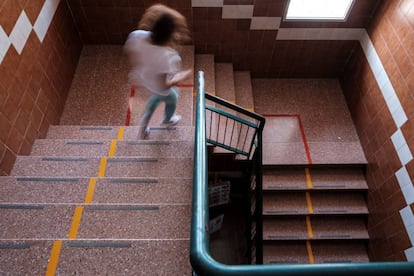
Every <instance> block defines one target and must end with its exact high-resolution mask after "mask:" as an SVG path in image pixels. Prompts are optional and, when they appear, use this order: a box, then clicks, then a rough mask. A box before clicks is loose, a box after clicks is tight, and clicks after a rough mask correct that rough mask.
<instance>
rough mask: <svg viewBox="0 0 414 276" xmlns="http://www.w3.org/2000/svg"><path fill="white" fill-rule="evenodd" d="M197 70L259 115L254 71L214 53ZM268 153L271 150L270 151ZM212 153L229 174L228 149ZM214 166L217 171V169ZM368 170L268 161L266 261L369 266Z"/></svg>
mask: <svg viewBox="0 0 414 276" xmlns="http://www.w3.org/2000/svg"><path fill="white" fill-rule="evenodd" d="M195 67H196V71H197V70H203V71H204V72H205V79H206V80H212V79H213V80H214V85H211V84H209V83H208V82H206V91H207V92H210V93H213V94H215V95H216V96H219V97H222V98H224V99H226V100H227V101H229V102H232V103H235V104H237V105H239V106H242V107H244V108H246V109H248V110H250V111H254V101H253V92H252V83H251V78H250V74H249V72H246V71H234V70H233V67H232V64H229V63H215V62H214V56H210V55H198V56H197V55H196V58H195ZM208 89H212V90H208ZM265 127H266V126H265ZM282 131H283V130H282ZM295 146H296V145H295ZM266 150H269V149H266V147H265V148H264V151H266ZM209 154H210V155H214V156H215V157H214V158H215V159H218V158H220V156H221V158H222V159H223V161H222V163H223V164H226V167H228V168H230V170H231V167H232V166H233V165H232V164H234V163H235V162H231V161H230V160H229V158H230V157H229V153H228V151H226V150H223V149H221V148H217V147H216V148H215V149H214V150H210V151H209ZM233 160H237V155H233ZM215 162H217V161H215ZM212 166H213V167H214V169H215V170H217V168H216V167H217V166H216V165H214V164H212ZM364 166H365V165H364V164H360V163H359V162H358V163H355V164H349V163H347V164H340V163H339V164H330V163H327V164H316V165H306V164H303V165H298V164H295V165H290V164H269V163H268V162H266V165H264V167H263V239H264V241H263V248H264V252H263V263H265V264H316V263H350V262H369V257H368V254H367V245H368V239H369V236H368V231H367V219H368V209H367V203H366V194H367V189H368V186H367V183H366V180H365V175H364ZM236 230H237V229H234V231H236ZM211 242H212V243H214V242H215V241H214V239H212V240H211ZM222 251H223V248H221V249H220V250H218V253H217V256H221V255H222V254H221V253H220V252H222ZM212 254H213V256H214V254H215V252H214V251H213V252H212Z"/></svg>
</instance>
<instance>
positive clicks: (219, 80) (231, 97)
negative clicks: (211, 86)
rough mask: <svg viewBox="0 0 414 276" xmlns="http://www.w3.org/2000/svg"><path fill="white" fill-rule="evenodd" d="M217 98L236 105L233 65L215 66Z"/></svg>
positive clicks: (218, 64) (222, 64)
mask: <svg viewBox="0 0 414 276" xmlns="http://www.w3.org/2000/svg"><path fill="white" fill-rule="evenodd" d="M215 82H216V96H218V97H220V98H223V99H225V100H226V101H229V102H231V103H234V104H235V103H236V91H235V88H234V73H233V64H232V63H216V64H215Z"/></svg>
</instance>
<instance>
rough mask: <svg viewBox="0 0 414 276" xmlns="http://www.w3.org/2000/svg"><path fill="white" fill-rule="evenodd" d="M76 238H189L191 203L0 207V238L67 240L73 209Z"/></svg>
mask: <svg viewBox="0 0 414 276" xmlns="http://www.w3.org/2000/svg"><path fill="white" fill-rule="evenodd" d="M79 207H81V208H82V215H81V221H80V224H79V228H78V230H77V236H76V237H77V238H88V239H178V238H180V239H184V238H185V239H188V238H189V236H190V218H191V214H190V212H191V206H190V204H186V205H180V204H174V205H168V204H162V205H155V204H124V203H122V204H88V205H74V204H70V205H68V204H1V205H0V213H1V216H2V220H3V222H4V223H3V224H2V225H1V226H0V228H1V231H0V233H1V234H0V239H66V238H68V234H69V232H70V230H71V225H72V217H74V216H75V215H74V213H75V208H76V209H77V208H79Z"/></svg>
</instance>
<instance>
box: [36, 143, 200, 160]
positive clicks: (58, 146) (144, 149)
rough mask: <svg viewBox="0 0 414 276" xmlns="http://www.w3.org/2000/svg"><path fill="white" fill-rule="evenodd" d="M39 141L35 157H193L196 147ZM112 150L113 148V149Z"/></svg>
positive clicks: (184, 145) (166, 144) (186, 145)
mask: <svg viewBox="0 0 414 276" xmlns="http://www.w3.org/2000/svg"><path fill="white" fill-rule="evenodd" d="M113 143H114V142H113V140H100V139H97V140H95V141H93V140H63V139H39V140H36V141H35V143H34V145H33V148H32V152H31V155H32V156H80V155H81V156H87V157H99V156H108V155H109V152H110V150H112V151H113V152H112V154H113V156H147V157H163V156H175V157H192V156H193V155H194V143H193V142H192V141H180V140H122V141H116V143H115V144H113ZM111 146H112V148H111Z"/></svg>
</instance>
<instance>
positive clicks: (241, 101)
mask: <svg viewBox="0 0 414 276" xmlns="http://www.w3.org/2000/svg"><path fill="white" fill-rule="evenodd" d="M234 89H235V93H236V104H237V105H239V106H241V107H243V108H246V109H248V110H251V111H253V110H254V101H253V88H252V82H251V76H250V72H249V71H234Z"/></svg>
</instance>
